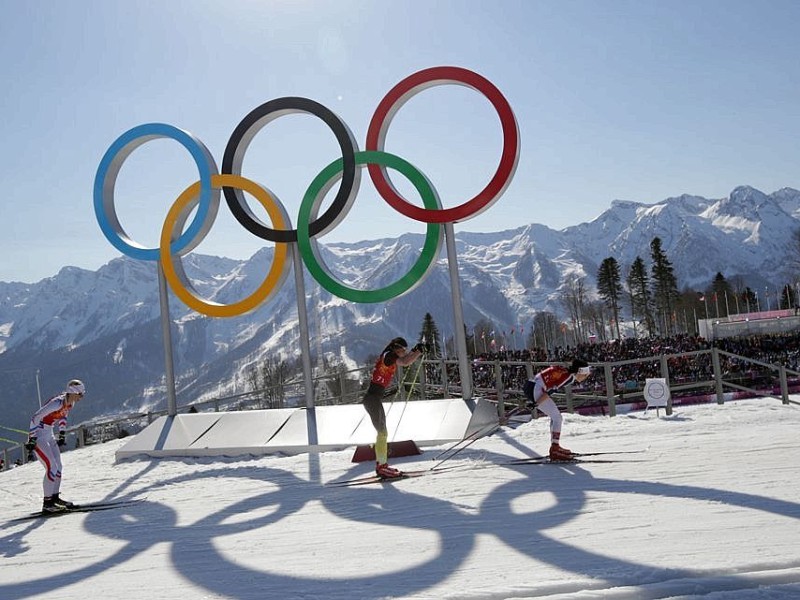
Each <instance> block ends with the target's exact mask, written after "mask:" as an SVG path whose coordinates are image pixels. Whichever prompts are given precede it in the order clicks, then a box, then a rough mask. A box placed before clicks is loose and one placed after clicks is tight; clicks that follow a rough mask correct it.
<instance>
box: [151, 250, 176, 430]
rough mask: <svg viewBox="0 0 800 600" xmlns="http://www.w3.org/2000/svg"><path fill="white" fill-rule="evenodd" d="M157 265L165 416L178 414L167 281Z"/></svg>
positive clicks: (161, 268)
mask: <svg viewBox="0 0 800 600" xmlns="http://www.w3.org/2000/svg"><path fill="white" fill-rule="evenodd" d="M156 264H157V265H158V302H159V305H160V306H161V338H162V340H163V341H164V384H165V385H166V388H167V415H169V416H170V417H174V416H175V415H177V414H178V401H177V399H176V397H175V363H174V362H173V357H172V331H171V328H170V325H171V322H170V318H169V296H168V295H167V279H166V278H165V277H164V268H163V267H162V266H161V261H158V262H157V263H156Z"/></svg>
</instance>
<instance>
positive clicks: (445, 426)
mask: <svg viewBox="0 0 800 600" xmlns="http://www.w3.org/2000/svg"><path fill="white" fill-rule="evenodd" d="M471 406H474V408H472V409H471ZM384 409H385V410H386V424H387V428H388V430H389V441H390V442H394V441H403V440H413V441H414V442H416V443H417V445H419V446H434V445H438V444H441V443H444V442H453V441H457V440H461V439H463V438H465V437H466V436H468V435H471V434H472V433H474V432H475V431H478V430H479V429H482V428H486V427H488V425H490V424H492V423H497V422H498V418H497V410H496V408H495V405H494V404H492V403H491V402H488V401H486V400H479V401H478V402H477V404H472V403H471V405H468V404H467V403H466V402H464V400H462V399H461V398H452V399H445V400H420V401H413V402H393V403H385V404H384ZM315 412H316V421H317V439H318V442H319V443H318V444H317V445H316V446H314V447H313V448H312V446H310V445H309V443H308V424H307V422H306V417H307V414H308V413H307V410H306V409H305V408H286V409H274V410H253V411H245V412H228V413H226V412H223V413H188V414H180V415H176V416H175V417H161V418H159V419H157V420H156V421H154V422H153V423H151V424H150V425H149V426H148V427H147V428H146V429H144V430H143V431H142V432H140V433H139V434H138V435H136V436H135V437H134V438H132V439H131V440H130V441H129V442H128V443H126V444H125V445H124V446H123V447H122V448H120V449H119V450H118V451H117V454H116V458H117V460H120V459H123V458H128V457H132V456H152V457H163V456H239V455H262V454H276V453H283V454H302V453H304V452H308V451H310V450H312V449H314V450H341V449H343V448H347V447H349V446H357V445H360V444H372V443H374V442H375V429H374V428H373V427H372V421H370V418H369V416H368V415H367V413H366V411H365V410H364V407H363V406H361V405H360V404H348V405H344V406H320V407H317V408H316V409H315Z"/></svg>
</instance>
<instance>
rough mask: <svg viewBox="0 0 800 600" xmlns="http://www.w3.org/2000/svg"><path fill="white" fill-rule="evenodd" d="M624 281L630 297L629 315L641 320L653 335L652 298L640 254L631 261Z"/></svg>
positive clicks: (648, 280) (648, 279)
mask: <svg viewBox="0 0 800 600" xmlns="http://www.w3.org/2000/svg"><path fill="white" fill-rule="evenodd" d="M626 283H627V285H628V292H629V293H630V297H631V316H632V317H633V319H634V320H636V319H637V318H638V319H639V320H640V321H641V322H643V323H644V326H645V328H646V329H647V333H648V334H649V335H653V334H654V333H655V323H654V322H653V300H652V297H651V296H650V278H649V277H648V275H647V268H646V267H645V265H644V261H643V260H642V258H641V257H640V256H637V257H636V260H634V261H633V264H632V265H631V268H630V271H628V277H627V279H626Z"/></svg>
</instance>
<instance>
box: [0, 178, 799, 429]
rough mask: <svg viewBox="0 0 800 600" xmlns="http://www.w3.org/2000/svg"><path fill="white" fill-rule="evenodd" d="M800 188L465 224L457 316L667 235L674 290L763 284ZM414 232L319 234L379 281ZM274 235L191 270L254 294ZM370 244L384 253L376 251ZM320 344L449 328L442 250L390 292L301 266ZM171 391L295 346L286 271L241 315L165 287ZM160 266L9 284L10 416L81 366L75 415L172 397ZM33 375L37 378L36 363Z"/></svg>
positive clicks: (555, 295) (331, 350)
mask: <svg viewBox="0 0 800 600" xmlns="http://www.w3.org/2000/svg"><path fill="white" fill-rule="evenodd" d="M799 220H800V191H797V190H794V189H791V188H784V189H781V190H779V191H777V192H775V193H772V194H769V195H767V194H764V193H762V192H760V191H758V190H756V189H753V188H752V187H746V186H744V187H738V188H736V189H735V190H733V191H732V192H731V194H730V195H729V196H728V197H727V198H722V199H718V200H709V199H706V198H701V197H698V196H689V195H683V196H679V197H677V198H668V199H666V200H663V201H661V202H658V203H656V204H650V205H648V204H642V203H637V202H628V201H614V202H613V203H612V205H611V207H610V208H609V209H608V210H607V211H606V212H604V213H603V214H602V215H600V217H598V218H597V219H595V220H594V221H591V222H589V223H582V224H580V225H576V226H573V227H568V228H566V229H564V230H561V231H555V230H553V229H550V228H548V227H545V226H543V225H537V224H530V225H525V226H522V227H519V228H517V229H512V230H507V231H501V232H497V233H469V232H464V231H462V232H459V231H458V230H457V231H456V238H457V241H456V246H457V250H458V261H459V270H460V277H461V286H462V296H463V307H464V317H465V321H466V323H467V324H468V325H471V324H474V323H476V322H477V321H478V320H479V319H486V320H488V321H490V322H491V323H493V324H495V325H496V326H497V327H498V328H499V329H505V330H508V329H510V328H511V327H514V326H516V325H524V324H527V323H529V322H530V320H531V318H532V317H533V315H534V314H535V313H536V312H538V311H541V310H551V311H553V312H556V313H560V312H561V308H560V305H559V297H560V294H559V286H561V285H562V284H563V282H564V277H565V275H567V274H575V275H577V276H585V277H586V283H587V286H588V287H589V288H591V289H593V287H594V284H595V277H596V273H597V269H598V267H599V265H600V262H601V261H602V260H603V259H604V258H606V257H609V256H613V257H614V258H616V259H617V261H618V262H619V263H620V265H621V267H622V269H623V275H624V274H625V273H626V272H627V268H628V267H629V265H630V264H631V263H632V262H633V260H634V259H635V258H636V257H637V256H641V257H642V259H644V261H645V263H646V264H649V257H650V249H649V244H650V242H651V240H652V239H653V238H654V237H660V238H661V240H662V245H663V248H664V250H665V251H666V253H667V256H668V257H669V259H670V260H671V261H672V263H673V265H674V267H675V274H676V276H677V279H678V284H679V287H681V288H683V287H691V288H694V289H698V290H702V289H705V288H706V287H708V286H709V285H710V283H711V280H712V278H713V277H714V275H715V274H716V273H717V272H721V273H723V274H724V275H725V277H726V278H728V279H729V280H730V279H733V278H734V277H737V276H738V277H741V278H742V280H743V281H744V282H745V283H746V284H747V285H750V286H751V287H753V288H754V289H758V288H763V286H764V285H770V286H771V287H773V288H774V287H775V286H780V285H782V284H783V283H786V282H790V281H794V280H795V278H796V274H795V273H792V272H791V271H790V270H789V268H788V267H786V266H785V265H788V264H790V263H791V262H792V261H794V260H796V258H797V257H793V256H792V250H791V248H792V237H793V235H794V232H795V230H796V229H797V228H798V226H800V222H799ZM422 237H423V236H422V235H421V234H407V235H403V236H401V237H400V238H396V239H395V238H393V239H382V240H370V241H363V242H358V243H346V244H345V243H336V244H328V245H321V247H322V252H323V255H324V257H325V260H326V262H327V264H328V265H329V267H330V268H332V269H334V270H335V271H336V273H337V274H338V275H339V277H341V278H342V279H343V280H344V281H346V282H347V283H348V285H351V286H354V287H360V288H364V289H372V288H375V287H378V286H381V285H386V284H387V283H389V282H391V281H396V280H397V279H399V278H400V277H401V276H402V275H403V274H405V273H406V272H407V271H408V270H409V267H410V265H411V264H412V263H413V261H414V260H415V259H416V257H417V256H418V251H419V248H420V247H421V245H422ZM272 251H273V250H272V247H268V248H265V249H263V250H261V251H259V252H257V253H256V254H255V255H254V256H252V257H251V258H250V259H249V260H247V261H236V260H231V259H227V258H219V257H211V256H203V255H190V256H189V257H187V258H185V259H184V265H185V269H186V272H187V274H188V275H189V277H190V278H191V279H192V281H193V282H194V284H195V287H196V289H197V290H198V292H200V293H201V294H203V295H204V297H205V298H209V299H215V300H217V301H220V302H231V301H234V300H237V299H240V298H242V297H243V296H244V295H245V294H247V293H249V292H251V291H252V290H253V289H255V287H256V286H257V285H258V284H259V283H260V282H261V281H262V280H263V277H264V274H265V273H266V270H267V268H268V265H269V264H270V263H271V255H272ZM376 257H384V258H383V259H376ZM305 285H306V292H307V296H308V303H307V305H308V311H309V327H310V330H311V335H312V338H313V341H312V351H313V352H314V353H320V352H321V353H323V354H333V355H336V356H340V357H342V358H345V359H347V360H351V361H355V362H356V363H359V364H360V363H362V362H363V361H364V360H365V359H366V357H368V356H369V355H372V354H374V353H375V352H377V350H379V348H380V347H382V344H383V343H385V341H386V340H387V339H389V338H391V337H393V336H394V335H397V334H398V333H399V334H402V335H405V336H407V337H409V338H414V337H416V335H417V333H418V332H419V330H420V327H421V322H422V317H423V316H424V314H425V313H426V312H429V313H431V315H433V317H434V319H435V320H436V323H437V325H438V326H439V329H440V330H441V331H442V333H444V334H445V335H447V336H451V335H452V333H453V319H452V310H451V301H450V284H449V277H448V271H447V263H446V259H445V258H444V257H441V258H440V260H439V261H438V263H437V266H436V268H435V270H434V271H433V272H432V274H431V275H430V277H428V279H426V280H425V282H424V283H423V284H422V285H420V286H419V287H418V288H417V289H415V290H414V291H413V292H411V293H410V294H408V295H406V296H404V297H402V298H397V299H395V300H393V301H390V302H388V303H382V304H372V305H363V304H361V305H360V304H354V303H351V302H347V301H344V300H341V299H339V298H337V297H335V296H332V295H331V294H329V293H328V292H326V291H325V290H323V289H321V288H320V287H319V285H317V284H316V282H315V281H314V280H313V279H312V278H311V277H310V276H309V275H308V273H307V272H306V273H305ZM170 311H171V317H172V321H173V323H174V330H173V344H174V352H175V367H176V376H177V378H178V388H179V391H178V401H179V403H183V402H189V401H191V400H194V399H197V398H200V397H202V396H203V395H204V394H209V393H212V392H213V393H215V394H216V393H225V392H232V391H234V390H236V391H244V387H245V384H244V375H243V369H244V368H245V367H246V365H248V364H251V363H252V362H253V361H255V360H257V359H258V357H260V356H263V355H264V354H270V355H280V356H281V357H284V358H285V357H291V356H296V355H297V353H299V348H300V347H299V343H298V329H297V307H296V300H295V292H294V282H293V278H292V277H289V278H287V281H286V283H285V284H284V286H283V288H282V289H281V291H280V292H279V293H278V294H277V296H276V297H275V298H274V299H273V300H272V301H271V302H269V303H268V304H266V305H262V306H261V307H259V308H258V309H257V310H256V311H254V312H252V313H250V314H249V315H246V316H242V317H235V318H229V319H210V318H206V317H204V316H201V315H198V314H197V313H195V312H193V311H190V310H189V309H187V308H186V307H185V306H184V305H183V304H182V303H181V302H180V301H179V300H178V299H177V298H176V297H174V296H172V295H170ZM161 339H162V338H161V325H160V320H159V302H158V285H157V278H156V267H155V265H153V264H150V263H144V262H138V261H134V260H132V259H129V258H126V257H123V258H118V259H114V260H112V261H111V262H109V263H108V264H106V265H104V266H103V267H102V268H100V269H99V270H97V271H96V272H92V271H87V270H83V269H79V268H76V267H64V268H63V269H62V270H61V271H60V272H59V273H58V274H57V275H55V276H53V277H49V278H47V279H44V280H42V281H40V282H38V283H36V284H22V283H15V282H10V283H4V282H0V372H1V373H3V380H4V385H3V386H2V389H1V390H0V402H2V406H3V413H4V416H3V424H6V425H7V426H24V424H25V422H26V421H27V419H28V417H29V415H30V412H31V409H32V408H35V404H34V403H35V398H36V395H37V389H36V384H37V379H38V380H39V383H40V385H41V393H42V395H43V396H47V395H49V394H51V393H55V392H57V391H59V390H60V387H61V386H62V385H63V382H64V381H66V380H67V379H69V378H70V377H76V376H77V377H81V378H83V379H85V380H86V381H87V384H88V385H89V387H90V389H91V390H92V393H91V397H92V398H93V400H92V402H87V403H85V405H84V406H81V405H79V409H76V410H77V412H76V413H74V414H75V417H76V418H77V419H81V418H87V417H89V416H92V415H96V414H101V413H115V412H118V411H120V410H124V411H131V410H139V409H142V410H145V409H147V408H150V407H153V406H155V405H158V406H159V407H164V406H165V402H164V394H163V387H160V386H163V382H162V378H163V373H164V364H163V350H162V341H161ZM37 373H38V375H37Z"/></svg>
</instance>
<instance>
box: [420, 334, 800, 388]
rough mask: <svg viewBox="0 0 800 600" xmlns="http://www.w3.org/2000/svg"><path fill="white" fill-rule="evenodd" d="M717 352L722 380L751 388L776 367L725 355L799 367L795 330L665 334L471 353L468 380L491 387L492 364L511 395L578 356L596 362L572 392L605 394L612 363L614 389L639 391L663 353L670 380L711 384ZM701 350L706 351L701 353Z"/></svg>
mask: <svg viewBox="0 0 800 600" xmlns="http://www.w3.org/2000/svg"><path fill="white" fill-rule="evenodd" d="M713 347H716V348H718V349H720V350H722V351H723V352H722V353H721V354H720V369H721V371H722V373H723V376H724V377H725V378H726V380H730V381H734V380H737V379H738V380H741V381H740V382H739V383H740V384H742V385H747V384H748V383H749V384H750V385H751V386H752V385H754V384H755V383H759V384H763V383H766V384H769V383H770V381H771V380H774V381H777V371H776V370H775V369H771V368H769V367H763V366H761V365H758V364H757V363H753V362H752V361H750V360H742V359H739V358H736V357H732V356H729V355H728V354H727V353H730V354H734V355H736V356H741V357H744V358H747V359H753V360H757V361H760V362H763V363H768V364H771V365H783V366H785V367H786V368H787V369H790V370H791V371H798V370H800V333H791V334H780V335H762V336H750V337H740V338H723V339H719V340H714V341H708V340H706V339H704V338H702V337H699V336H691V335H675V336H670V337H651V338H638V339H637V338H623V339H621V340H612V341H608V342H602V343H585V344H579V345H577V346H556V347H554V348H550V349H548V350H545V349H543V348H532V349H526V350H506V351H500V352H488V353H481V354H478V355H476V356H473V357H471V364H472V375H473V384H474V386H475V387H476V388H478V389H481V388H483V389H496V388H497V382H496V374H497V364H498V361H499V364H500V372H501V376H502V379H503V389H504V390H505V391H506V392H507V393H510V394H514V393H521V389H522V385H523V384H524V383H525V381H526V379H527V378H528V377H529V375H530V374H531V372H536V371H538V370H541V369H542V368H544V366H546V365H548V364H553V363H568V362H570V361H571V360H572V359H573V358H582V359H584V360H586V361H588V362H589V363H590V364H592V365H593V366H596V367H597V368H595V370H594V375H593V377H591V378H590V379H589V380H587V381H586V382H585V383H584V384H583V385H582V386H580V387H578V386H576V387H575V388H574V391H575V392H576V393H582V392H585V393H597V394H599V395H602V396H605V395H606V382H605V369H604V368H602V367H603V366H604V363H611V367H612V368H611V372H612V377H613V379H614V390H615V393H618V394H620V395H624V393H625V391H626V390H636V389H639V390H640V389H641V388H642V387H643V386H644V382H645V379H646V378H648V377H661V376H662V375H663V373H662V365H661V362H662V357H665V358H666V361H667V366H668V371H669V379H670V383H671V384H673V385H675V384H681V383H694V382H710V381H712V380H713V365H712V358H711V352H708V350H710V349H711V348H713ZM704 351H705V352H704ZM428 378H429V381H431V382H435V381H437V380H441V377H440V374H439V373H438V372H437V369H436V367H435V366H434V365H429V366H428ZM448 382H449V383H450V384H453V385H458V382H459V373H458V369H457V367H456V366H455V365H450V366H449V367H448Z"/></svg>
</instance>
